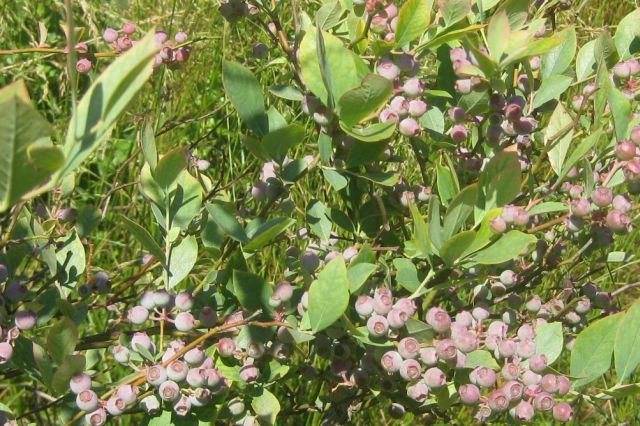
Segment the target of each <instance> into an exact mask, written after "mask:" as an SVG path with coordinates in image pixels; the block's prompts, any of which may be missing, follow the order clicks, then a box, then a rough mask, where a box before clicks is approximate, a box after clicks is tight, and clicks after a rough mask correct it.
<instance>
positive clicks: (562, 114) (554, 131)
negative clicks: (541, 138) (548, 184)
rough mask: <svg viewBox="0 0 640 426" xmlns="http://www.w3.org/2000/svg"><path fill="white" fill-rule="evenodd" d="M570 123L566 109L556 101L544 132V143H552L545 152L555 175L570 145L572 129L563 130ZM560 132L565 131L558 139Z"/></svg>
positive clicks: (570, 119) (558, 172) (559, 169)
mask: <svg viewBox="0 0 640 426" xmlns="http://www.w3.org/2000/svg"><path fill="white" fill-rule="evenodd" d="M572 123H573V119H572V118H571V115H569V112H568V111H567V109H566V108H565V107H564V105H563V104H562V103H558V105H557V106H556V109H555V110H554V111H553V114H552V115H551V118H550V119H549V124H548V126H547V130H546V132H545V143H546V144H553V147H552V148H551V149H550V150H549V152H548V153H547V156H548V157H549V164H550V165H551V168H552V169H553V171H554V172H556V174H557V175H560V171H561V170H562V167H563V165H564V160H565V158H566V156H567V152H568V151H569V146H570V145H571V140H572V138H573V129H571V130H569V131H568V132H565V130H566V129H567V128H568V127H570V126H571V124H572ZM562 132H565V134H564V136H562V137H561V138H560V139H558V138H557V136H558V135H560V134H562Z"/></svg>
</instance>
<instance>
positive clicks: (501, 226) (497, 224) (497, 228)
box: [489, 216, 507, 234]
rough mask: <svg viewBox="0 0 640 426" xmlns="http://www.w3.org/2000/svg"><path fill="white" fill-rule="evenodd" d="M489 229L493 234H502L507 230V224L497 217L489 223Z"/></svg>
mask: <svg viewBox="0 0 640 426" xmlns="http://www.w3.org/2000/svg"><path fill="white" fill-rule="evenodd" d="M489 227H490V228H491V231H493V232H494V233H496V234H502V233H503V232H504V231H506V230H507V223H506V222H505V220H504V219H503V218H501V217H500V216H498V217H494V218H493V219H491V220H490V221H489Z"/></svg>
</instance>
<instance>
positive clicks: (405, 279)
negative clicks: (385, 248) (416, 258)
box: [393, 257, 421, 293]
mask: <svg viewBox="0 0 640 426" xmlns="http://www.w3.org/2000/svg"><path fill="white" fill-rule="evenodd" d="M393 266H394V268H396V281H397V282H398V284H400V285H401V286H402V287H404V288H405V289H407V290H408V291H410V292H411V293H413V292H415V291H416V290H417V289H418V287H420V282H421V281H420V278H418V270H417V269H416V265H414V263H413V262H412V261H411V260H409V259H405V258H403V257H399V258H396V259H393Z"/></svg>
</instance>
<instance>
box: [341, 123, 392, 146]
mask: <svg viewBox="0 0 640 426" xmlns="http://www.w3.org/2000/svg"><path fill="white" fill-rule="evenodd" d="M340 127H341V128H342V130H344V131H345V133H346V134H348V135H349V136H352V137H354V138H356V139H358V140H359V141H363V142H378V141H382V140H386V139H389V138H390V137H391V136H392V135H393V133H394V132H395V131H396V124H395V123H394V122H389V123H375V124H370V125H368V126H366V127H349V126H347V125H346V124H345V123H342V122H341V123H340Z"/></svg>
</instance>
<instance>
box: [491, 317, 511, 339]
mask: <svg viewBox="0 0 640 426" xmlns="http://www.w3.org/2000/svg"><path fill="white" fill-rule="evenodd" d="M508 329H509V327H507V325H506V324H505V323H504V322H502V321H491V323H490V324H489V327H487V336H495V337H497V338H499V339H504V338H505V337H506V336H507V330H508Z"/></svg>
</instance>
